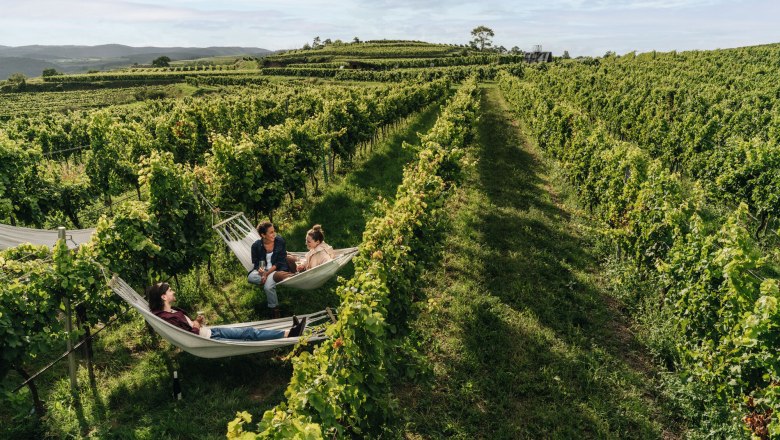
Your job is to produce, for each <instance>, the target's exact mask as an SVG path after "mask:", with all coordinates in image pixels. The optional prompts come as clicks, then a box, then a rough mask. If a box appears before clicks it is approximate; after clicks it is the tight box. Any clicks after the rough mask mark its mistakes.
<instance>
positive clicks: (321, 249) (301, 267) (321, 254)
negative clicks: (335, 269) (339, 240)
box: [298, 225, 336, 272]
mask: <svg viewBox="0 0 780 440" xmlns="http://www.w3.org/2000/svg"><path fill="white" fill-rule="evenodd" d="M306 247H307V248H308V249H309V252H307V253H306V257H305V260H304V261H303V263H302V264H298V272H303V271H305V270H307V269H312V268H315V267H317V266H319V265H320V264H324V263H327V262H328V261H330V260H332V259H333V258H335V256H336V255H335V254H334V253H333V248H332V247H331V246H330V245H329V244H327V243H325V233H324V231H323V230H322V226H320V225H314V226H312V228H311V229H309V231H308V232H307V233H306Z"/></svg>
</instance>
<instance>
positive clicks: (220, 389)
mask: <svg viewBox="0 0 780 440" xmlns="http://www.w3.org/2000/svg"><path fill="white" fill-rule="evenodd" d="M438 113H439V106H437V105H434V106H430V107H428V108H427V109H425V110H424V111H423V112H421V113H420V114H418V115H416V116H414V117H413V118H412V119H411V120H410V123H409V124H408V125H407V126H405V127H402V128H400V129H399V130H398V131H397V132H396V133H395V134H392V135H390V136H389V137H388V138H387V139H385V140H383V141H381V142H379V143H378V144H377V145H376V146H375V150H374V151H373V152H372V153H371V154H370V155H368V157H366V158H365V159H364V160H362V161H359V162H358V163H355V164H354V166H353V169H352V170H351V171H349V172H347V173H346V174H345V175H344V176H341V177H339V178H338V179H336V181H335V182H334V183H333V184H331V185H329V186H327V187H326V188H325V189H324V193H323V194H322V195H321V196H319V197H317V198H315V199H313V200H311V201H310V202H309V203H308V204H307V205H306V206H303V207H301V209H300V210H299V211H298V212H297V213H295V214H297V215H295V216H287V217H288V218H287V219H286V220H283V221H281V222H280V223H281V224H282V225H283V227H282V228H281V229H282V233H283V234H284V236H285V238H286V239H287V241H288V243H289V248H290V249H292V250H302V249H303V247H304V246H303V242H304V237H305V231H306V230H307V229H308V228H309V227H310V226H311V225H312V224H313V223H321V224H322V225H323V226H324V228H325V231H326V233H327V235H326V238H327V241H328V242H329V243H331V244H332V245H333V246H334V247H343V246H354V245H356V244H358V243H359V242H360V239H361V237H362V234H363V230H364V229H365V224H366V221H367V219H368V218H370V217H371V216H372V215H373V205H374V203H375V201H376V199H377V197H380V196H381V197H385V198H392V197H394V196H395V191H396V187H397V186H398V184H399V183H400V182H401V178H402V175H403V167H404V165H405V164H406V163H408V162H409V161H410V160H411V159H412V158H413V157H414V153H413V152H412V151H409V150H404V149H402V148H401V144H402V142H403V141H406V142H416V141H417V133H419V132H422V133H424V132H426V131H428V130H429V129H430V127H431V126H432V125H433V123H434V122H435V120H436V117H437V116H438ZM225 258H226V259H227V260H225ZM224 261H228V262H229V263H226V264H234V265H235V266H236V267H238V266H239V265H238V263H237V262H236V261H235V259H234V258H233V257H232V256H230V255H228V256H227V257H221V258H216V259H215V262H218V263H215V264H221V263H222V262H224ZM220 271H221V272H222V275H221V276H220V278H223V277H225V276H228V277H229V278H230V279H231V280H232V281H231V282H230V283H229V284H228V288H225V289H220V288H219V287H215V286H209V288H208V289H206V291H201V292H200V293H199V294H195V293H192V291H193V290H194V289H195V287H193V286H194V285H195V284H196V283H195V281H194V280H195V277H194V276H192V274H190V275H187V276H184V277H182V286H181V289H180V290H179V295H178V296H179V297H180V301H183V302H184V301H186V302H185V303H184V307H186V308H188V309H191V310H205V311H206V312H207V316H208V317H209V319H210V321H211V324H218V323H220V322H225V321H227V322H231V321H234V320H236V319H241V320H244V319H245V320H255V319H263V318H265V316H264V313H265V310H266V308H265V307H264V303H265V297H264V295H263V294H262V291H260V290H259V289H256V288H253V287H252V286H250V285H248V284H247V283H246V282H245V281H244V277H245V275H244V273H243V270H237V271H236V275H235V276H234V275H232V270H230V271H228V270H227V269H226V268H224V267H221V268H220ZM226 271H227V272H231V274H229V275H225V274H224V273H225V272H226ZM351 271H352V268H351V266H348V268H347V269H345V270H344V271H342V272H341V273H340V275H343V276H349V275H350V273H351ZM200 280H201V282H204V281H205V280H206V276H205V274H202V275H201V277H200ZM334 286H335V280H333V281H330V282H329V283H328V284H326V285H325V286H324V287H322V288H320V289H316V290H313V291H294V290H289V289H282V288H280V289H279V299H280V302H281V304H282V307H283V309H284V310H286V311H287V312H288V314H292V313H307V312H311V311H315V310H321V309H322V308H324V307H325V306H326V305H331V306H333V305H338V301H337V298H336V296H335V293H334ZM188 292H189V293H188ZM219 303H221V304H222V306H221V307H216V305H217V304H219ZM258 311H259V312H260V313H258ZM133 315H134V316H132V319H131V322H130V323H127V324H124V325H122V326H120V327H118V328H115V329H111V330H106V331H105V332H104V333H103V334H101V336H100V337H99V338H98V339H97V341H96V344H95V360H94V364H95V369H96V374H97V386H96V388H94V389H93V388H91V387H90V386H89V385H88V384H89V381H88V378H87V376H86V372H85V370H84V369H81V370H80V376H79V383H80V386H81V390H80V398H79V400H80V405H72V403H71V399H70V396H69V394H70V393H69V388H68V381H67V373H66V367H67V365H66V363H64V362H62V363H60V364H58V365H57V368H54V369H52V370H51V371H50V372H47V373H46V375H45V376H44V378H43V379H42V380H41V381H40V382H39V384H40V386H41V391H42V393H43V394H42V396H41V397H42V399H43V400H44V401H45V402H46V403H47V407H48V411H49V413H48V415H47V417H46V419H45V420H44V423H43V424H40V425H35V422H33V421H30V424H29V426H25V424H21V425H18V426H10V425H7V424H6V425H5V426H3V427H0V438H5V437H9V438H26V437H29V438H40V437H42V436H44V435H46V436H50V437H54V438H71V437H72V438H84V437H97V438H133V439H166V438H199V439H223V438H224V437H225V432H226V430H227V423H228V422H229V421H230V420H232V419H233V418H234V417H235V414H236V412H237V411H244V410H246V411H249V412H250V413H252V414H253V415H254V417H255V420H259V418H260V417H261V416H262V413H263V411H265V410H266V409H269V408H271V407H272V406H274V405H276V404H278V403H279V402H281V401H282V400H283V399H284V390H285V388H286V387H287V384H288V383H289V380H290V375H291V372H292V371H291V367H290V364H289V363H288V362H283V361H281V360H280V359H279V356H280V355H283V354H286V351H284V350H277V351H274V352H268V353H259V354H256V355H247V356H238V357H231V358H221V359H202V358H197V357H194V356H192V355H189V354H187V353H184V352H181V351H178V350H175V349H172V348H171V346H170V345H169V344H168V343H167V342H161V343H160V345H159V346H158V345H156V344H155V343H153V342H152V341H151V340H150V338H149V336H148V333H147V331H146V328H145V327H144V324H143V320H142V319H141V318H140V316H138V315H137V314H133ZM225 315H227V316H225ZM165 353H167V354H168V357H170V358H171V359H172V361H173V364H175V368H177V369H178V371H179V374H180V376H181V377H182V388H183V394H184V400H183V401H180V402H175V401H173V400H172V399H171V397H170V391H171V390H170V379H169V374H170V373H169V369H170V368H173V367H174V365H169V364H168V360H167V359H166V356H164V354H165ZM22 398H24V396H22ZM28 399H29V397H28ZM20 405H24V400H23V399H22V400H20ZM8 415H9V416H10V414H8ZM5 416H6V413H4V412H3V411H0V421H7V420H8V419H7V418H5ZM33 425H35V426H33Z"/></svg>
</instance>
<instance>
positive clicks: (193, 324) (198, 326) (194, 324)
mask: <svg viewBox="0 0 780 440" xmlns="http://www.w3.org/2000/svg"><path fill="white" fill-rule="evenodd" d="M198 318H200V316H199V317H198ZM192 328H200V321H198V320H197V319H196V320H194V321H192Z"/></svg>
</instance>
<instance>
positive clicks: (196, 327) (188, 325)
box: [146, 283, 306, 341]
mask: <svg viewBox="0 0 780 440" xmlns="http://www.w3.org/2000/svg"><path fill="white" fill-rule="evenodd" d="M146 295H147V298H148V299H149V310H151V311H152V313H154V314H155V315H157V316H159V317H160V318H162V319H164V320H165V321H167V322H168V323H170V324H173V325H175V326H176V327H179V328H182V329H184V330H187V331H188V332H192V333H195V334H196V335H199V336H202V337H204V338H208V339H216V340H220V339H231V340H240V341H267V340H270V339H280V338H294V337H297V336H300V335H301V334H303V330H304V329H305V328H306V318H305V317H304V318H303V319H301V320H300V321H298V317H296V316H293V326H292V327H290V328H289V329H287V330H269V329H259V328H254V327H206V326H205V325H203V322H204V318H203V315H198V317H197V318H195V320H192V319H190V317H189V316H187V314H186V313H184V311H183V310H182V309H180V308H178V307H173V303H174V302H176V292H175V291H174V290H173V289H171V286H170V285H168V283H157V284H154V285H152V286H150V287H148V288H147V289H146Z"/></svg>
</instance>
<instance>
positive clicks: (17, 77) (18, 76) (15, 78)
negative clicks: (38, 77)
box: [8, 73, 27, 85]
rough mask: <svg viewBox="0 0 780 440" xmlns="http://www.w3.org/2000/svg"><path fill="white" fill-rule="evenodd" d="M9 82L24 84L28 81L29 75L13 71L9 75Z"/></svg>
mask: <svg viewBox="0 0 780 440" xmlns="http://www.w3.org/2000/svg"><path fill="white" fill-rule="evenodd" d="M8 82H9V83H12V84H17V85H24V84H26V83H27V76H25V74H24V73H13V74H11V76H9V77H8Z"/></svg>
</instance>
